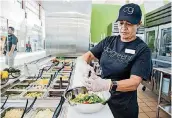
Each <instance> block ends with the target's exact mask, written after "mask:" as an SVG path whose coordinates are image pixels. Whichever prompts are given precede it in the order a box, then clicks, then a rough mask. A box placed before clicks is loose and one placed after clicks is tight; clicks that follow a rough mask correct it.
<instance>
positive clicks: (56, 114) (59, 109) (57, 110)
mask: <svg viewBox="0 0 172 118" xmlns="http://www.w3.org/2000/svg"><path fill="white" fill-rule="evenodd" d="M64 101H65V98H64V97H63V96H61V99H60V103H59V105H58V106H57V107H56V110H55V111H54V114H53V117H52V118H57V117H58V116H59V115H60V112H61V109H62V106H63V104H64Z"/></svg>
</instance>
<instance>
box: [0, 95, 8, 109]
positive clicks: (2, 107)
mask: <svg viewBox="0 0 172 118" xmlns="http://www.w3.org/2000/svg"><path fill="white" fill-rule="evenodd" d="M8 98H9V96H7V98H6V100H5V102H4V104H3V105H2V106H1V109H4V106H5V104H6V102H7V100H8Z"/></svg>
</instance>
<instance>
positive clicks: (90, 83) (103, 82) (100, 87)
mask: <svg viewBox="0 0 172 118" xmlns="http://www.w3.org/2000/svg"><path fill="white" fill-rule="evenodd" d="M111 83H112V82H111V79H102V78H101V77H99V76H97V75H95V73H92V74H91V77H89V78H88V79H86V80H85V87H86V88H87V89H88V90H90V91H94V92H99V91H108V90H110V88H111Z"/></svg>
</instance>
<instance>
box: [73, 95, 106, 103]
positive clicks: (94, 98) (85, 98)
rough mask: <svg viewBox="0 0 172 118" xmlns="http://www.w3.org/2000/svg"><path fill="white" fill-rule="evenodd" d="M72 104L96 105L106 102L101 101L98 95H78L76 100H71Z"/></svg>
mask: <svg viewBox="0 0 172 118" xmlns="http://www.w3.org/2000/svg"><path fill="white" fill-rule="evenodd" d="M71 102H74V103H82V104H94V103H102V102H104V100H103V99H101V98H100V97H99V96H98V95H96V94H93V93H92V94H88V93H87V94H81V93H80V94H78V96H76V98H74V99H71Z"/></svg>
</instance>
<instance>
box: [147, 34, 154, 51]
mask: <svg viewBox="0 0 172 118" xmlns="http://www.w3.org/2000/svg"><path fill="white" fill-rule="evenodd" d="M147 44H148V46H149V48H150V49H151V51H152V53H153V52H155V31H149V32H147Z"/></svg>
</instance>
